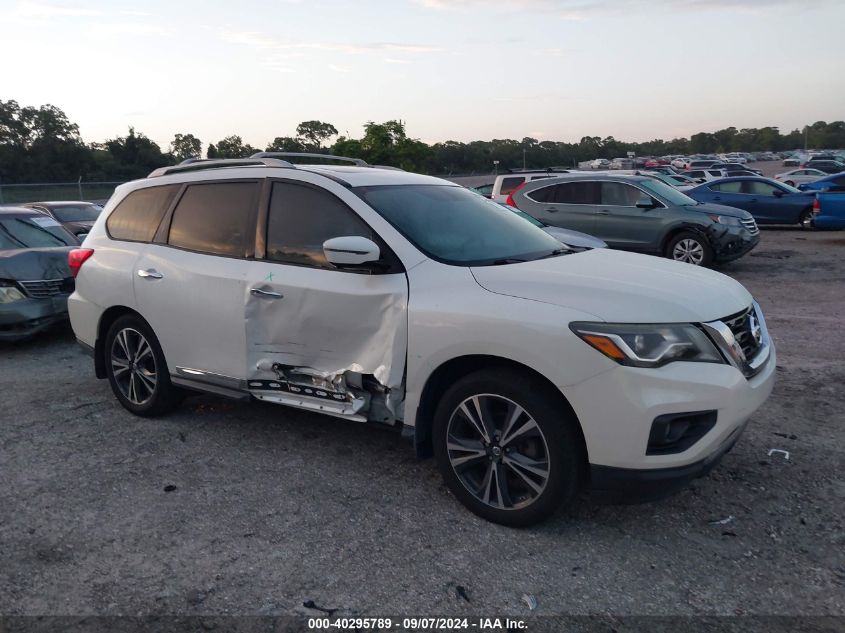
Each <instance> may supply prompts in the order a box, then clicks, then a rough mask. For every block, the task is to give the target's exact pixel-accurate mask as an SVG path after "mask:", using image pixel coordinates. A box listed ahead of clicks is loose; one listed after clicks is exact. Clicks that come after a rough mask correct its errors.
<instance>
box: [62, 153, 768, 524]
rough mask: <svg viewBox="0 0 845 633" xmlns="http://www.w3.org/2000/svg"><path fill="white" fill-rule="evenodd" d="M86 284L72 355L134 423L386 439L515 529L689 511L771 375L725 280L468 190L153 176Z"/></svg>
mask: <svg viewBox="0 0 845 633" xmlns="http://www.w3.org/2000/svg"><path fill="white" fill-rule="evenodd" d="M276 156H278V155H276ZM285 156H288V155H285ZM349 160H352V159H349ZM70 264H71V268H72V271H73V273H74V274H75V276H76V292H74V294H73V295H72V296H71V297H70V300H69V312H70V318H71V322H72V324H73V329H74V332H75V333H76V336H77V338H78V339H79V341H80V343H81V344H82V345H83V347H85V348H86V349H87V350H88V351H89V352H90V353H91V354H92V355H93V357H94V366H95V369H96V375H97V376H98V377H99V378H108V380H109V382H110V383H111V388H112V390H113V392H114V394H115V396H116V397H117V399H118V400H119V401H120V403H121V404H122V405H123V406H124V407H125V408H126V409H128V410H129V411H131V412H133V413H135V414H138V415H144V416H153V415H158V414H163V413H165V412H166V411H168V410H170V409H171V408H172V407H174V406H176V405H177V403H178V402H179V399H180V395H182V394H183V393H184V392H185V390H194V391H206V392H212V393H215V394H220V395H224V396H231V397H234V398H242V399H250V398H255V399H258V400H263V401H265V402H272V403H277V404H282V405H288V406H291V407H295V408H299V409H307V410H310V411H316V412H322V413H327V414H330V415H334V416H337V417H341V418H346V419H348V420H350V421H356V422H375V423H385V424H390V425H393V426H395V427H396V428H397V429H404V431H405V433H406V435H407V436H408V437H409V438H411V439H413V442H414V445H415V447H416V449H417V451H418V452H419V453H420V454H422V455H424V454H430V453H433V454H434V455H435V456H436V458H437V462H438V466H439V468H440V470H441V472H442V474H443V476H444V478H445V480H446V483H447V485H448V486H449V488H450V489H451V490H452V492H453V493H454V494H455V496H456V497H457V498H458V499H459V500H460V501H461V502H462V503H464V504H465V505H466V506H467V507H468V508H469V509H470V510H472V511H473V512H476V513H477V514H479V515H480V516H483V517H485V518H487V519H489V520H491V521H496V522H499V523H503V524H507V525H528V524H531V523H534V522H536V521H539V520H540V519H542V518H544V517H546V516H548V515H549V514H550V513H551V512H553V511H554V510H555V508H557V507H558V506H560V505H562V504H566V503H569V502H571V501H572V500H573V498H574V496H575V495H576V493H577V492H578V490H579V489H581V488H583V487H590V488H592V489H593V490H594V491H596V492H597V493H604V494H605V496H608V495H609V496H611V497H612V496H614V494H615V495H620V494H621V495H622V496H623V497H624V499H625V500H626V501H630V500H631V499H633V498H635V497H637V496H638V497H640V498H655V497H658V496H662V495H665V494H667V493H669V492H672V491H674V490H677V489H678V488H679V487H681V486H682V485H684V484H685V483H686V482H688V481H690V480H691V479H692V478H694V477H697V476H700V475H702V474H704V473H705V472H707V470H708V469H709V468H710V467H711V466H712V465H713V464H715V463H716V461H717V460H718V459H719V458H720V457H721V456H722V454H723V453H725V452H726V451H727V450H729V449H730V448H731V446H733V444H734V443H735V442H736V440H737V438H738V437H739V435H740V433H741V432H742V430H743V428H744V426H745V424H746V422H747V421H748V419H749V417H750V416H751V415H752V414H753V413H754V411H756V410H757V408H758V407H759V406H760V405H761V404H762V403H763V401H764V400H765V399H766V398H767V396H768V395H769V393H770V391H771V389H772V384H773V381H774V375H775V371H774V370H775V350H774V347H773V346H772V343H771V340H770V339H769V336H768V333H767V330H766V325H765V323H764V321H763V315H762V313H761V311H760V308H759V306H758V305H757V304H756V303H754V301H753V300H752V297H751V295H750V294H749V293H748V292H747V291H746V290H745V288H743V287H742V286H741V285H740V284H739V283H737V282H735V281H733V280H731V279H729V278H728V277H725V276H723V275H721V274H718V273H715V272H712V271H709V270H705V269H701V268H698V267H696V266H690V265H688V264H682V263H677V262H672V261H668V260H664V259H658V258H656V257H648V256H645V255H636V254H631V253H624V252H619V251H611V250H607V249H595V250H584V249H570V248H566V247H562V245H561V243H560V242H558V241H557V240H555V239H554V238H553V237H551V236H549V235H548V234H546V233H545V232H544V231H543V230H542V229H540V228H537V227H536V226H534V225H533V224H531V223H530V222H526V221H524V220H523V219H522V218H520V217H518V216H517V215H516V214H514V213H511V212H510V211H509V210H507V209H505V208H503V207H502V206H501V205H499V204H496V203H494V202H491V201H489V200H485V199H484V198H483V197H481V196H479V195H477V194H475V193H473V192H471V191H468V190H466V189H464V188H463V187H460V186H458V185H455V184H453V183H450V182H447V181H444V180H440V179H437V178H431V177H428V176H421V175H417V174H411V173H405V172H402V171H396V170H388V169H377V168H371V167H369V166H367V165H366V164H365V163H362V162H361V161H358V163H357V164H353V165H352V166H332V165H293V164H291V163H289V162H287V161H284V160H278V159H277V158H273V157H272V156H268V155H258V156H257V157H254V158H253V159H245V160H230V161H200V162H195V163H192V164H187V165H179V166H176V167H169V168H163V169H159V170H156V171H155V172H153V173H152V174H151V175H150V177H149V178H147V179H144V180H139V181H135V182H131V183H127V184H125V185H122V186H120V187H119V188H118V189H117V191H116V192H115V194H114V196H112V198H111V200H110V201H109V203H108V205H107V206H106V208H105V211H104V212H103V213H102V215H101V216H100V217H99V219H98V220H97V222H96V224H95V225H94V227H93V229H92V230H91V232H90V234H89V235H88V237H87V238H86V240H85V242H84V244H83V246H82V248H79V249H76V250H74V251H73V252H72V253H71V255H70ZM314 476H318V475H317V473H315V474H314Z"/></svg>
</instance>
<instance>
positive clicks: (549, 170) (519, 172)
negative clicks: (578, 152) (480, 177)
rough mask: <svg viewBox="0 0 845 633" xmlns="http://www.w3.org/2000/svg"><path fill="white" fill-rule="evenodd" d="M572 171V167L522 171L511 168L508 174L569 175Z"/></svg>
mask: <svg viewBox="0 0 845 633" xmlns="http://www.w3.org/2000/svg"><path fill="white" fill-rule="evenodd" d="M570 171H572V168H571V167H538V168H537V169H531V168H527V169H522V168H521V167H519V168H517V167H511V168H509V169H508V171H507V173H509V174H530V173H541V172H542V173H551V172H560V173H564V174H565V173H568V172H570Z"/></svg>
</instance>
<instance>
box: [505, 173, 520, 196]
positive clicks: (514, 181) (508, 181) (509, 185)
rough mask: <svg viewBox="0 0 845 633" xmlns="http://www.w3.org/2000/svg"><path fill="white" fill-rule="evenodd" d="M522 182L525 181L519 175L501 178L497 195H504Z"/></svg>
mask: <svg viewBox="0 0 845 633" xmlns="http://www.w3.org/2000/svg"><path fill="white" fill-rule="evenodd" d="M523 182H525V178H523V177H522V176H520V177H519V178H503V179H502V189H501V191H499V195H501V196H506V195H507V194H509V193H511V192H512V191H513V190H514V189H516V188H517V187H519V185H521V184H522V183H523Z"/></svg>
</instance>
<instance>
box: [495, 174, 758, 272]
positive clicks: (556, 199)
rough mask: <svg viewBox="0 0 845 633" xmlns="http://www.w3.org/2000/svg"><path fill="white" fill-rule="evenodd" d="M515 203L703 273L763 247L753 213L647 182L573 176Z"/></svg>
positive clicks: (535, 186) (541, 185) (531, 189)
mask: <svg viewBox="0 0 845 633" xmlns="http://www.w3.org/2000/svg"><path fill="white" fill-rule="evenodd" d="M511 198H512V202H513V204H514V206H516V207H517V208H518V209H520V210H521V211H525V212H526V213H528V214H529V215H531V216H533V217H535V218H537V219H538V220H540V221H541V222H544V223H546V224H549V225H551V226H558V227H561V228H565V229H572V230H575V231H581V232H582V233H588V234H589V235H593V236H595V237H597V238H599V239H602V240H604V241H605V242H607V244H608V246H610V248H617V249H623V250H631V251H639V252H643V253H652V254H655V255H663V256H665V257H668V258H669V259H674V260H676V261H682V262H688V263H690V264H695V265H697V266H707V265H709V264H711V263H714V262H727V261H730V260H733V259H737V258H738V257H742V256H743V255H745V254H746V253H747V252H749V251H750V250H751V249H752V248H754V247H755V246H756V245H757V243H758V242H759V241H760V231H759V229H758V228H757V224H756V223H755V222H754V218H753V217H751V214H750V213H748V212H747V211H742V210H740V209H735V208H733V207H726V206H722V205H717V204H702V203H699V202H696V201H695V200H693V199H692V198H690V197H688V196H686V195H684V194H683V193H681V192H680V191H678V190H677V189H675V188H674V187H670V186H669V185H667V184H665V183H663V182H661V181H659V180H657V179H656V178H651V177H648V176H611V175H601V176H596V175H589V174H585V175H583V176H578V175H568V176H563V177H560V178H550V179H547V180H541V181H536V182H529V183H526V184H525V185H524V186H522V187H521V188H519V189H518V190H517V191H514V192H513V194H512V195H511Z"/></svg>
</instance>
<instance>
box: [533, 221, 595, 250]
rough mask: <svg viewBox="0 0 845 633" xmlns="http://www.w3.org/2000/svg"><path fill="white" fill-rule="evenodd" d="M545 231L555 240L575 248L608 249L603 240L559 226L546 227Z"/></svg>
mask: <svg viewBox="0 0 845 633" xmlns="http://www.w3.org/2000/svg"><path fill="white" fill-rule="evenodd" d="M543 230H544V231H545V232H546V233H548V234H549V235H551V236H552V237H553V238H555V239H556V240H557V241H558V242H561V243H563V244H566V245H567V246H574V247H575V248H607V244H605V243H604V242H603V241H602V240H600V239H599V238H597V237H593V236H592V235H587V234H586V233H581V232H580V231H570V230H569V229H562V228H559V227H557V226H544V227H543Z"/></svg>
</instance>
